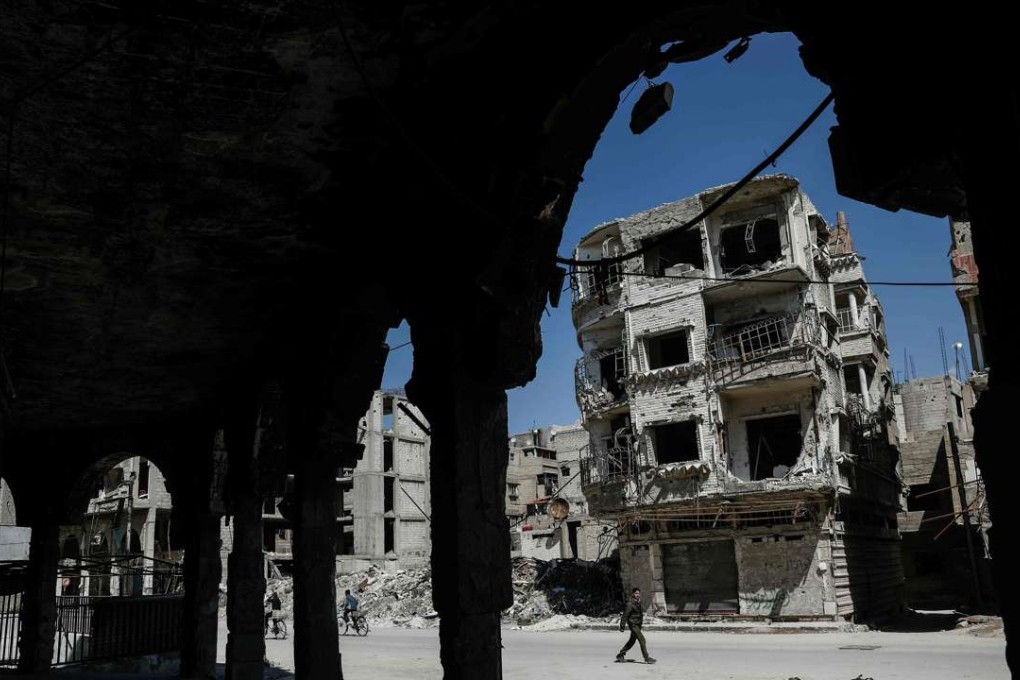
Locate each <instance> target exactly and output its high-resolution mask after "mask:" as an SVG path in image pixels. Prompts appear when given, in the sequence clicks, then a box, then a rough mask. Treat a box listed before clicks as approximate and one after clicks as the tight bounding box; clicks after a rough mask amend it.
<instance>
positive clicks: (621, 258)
mask: <svg viewBox="0 0 1020 680" xmlns="http://www.w3.org/2000/svg"><path fill="white" fill-rule="evenodd" d="M833 98H834V95H833V94H832V93H831V92H830V93H829V94H827V95H826V96H825V98H824V99H823V100H822V101H821V103H819V104H818V106H816V107H815V110H814V111H812V112H811V113H810V114H809V115H808V117H807V118H805V119H804V122H802V123H801V124H800V125H799V126H798V127H797V129H796V130H794V131H793V132H792V133H791V134H790V136H789V137H787V138H786V140H785V141H783V143H782V144H780V145H779V146H778V147H777V148H776V150H775V151H773V152H772V153H771V154H769V155H768V157H766V158H765V160H763V161H762V162H761V163H759V164H758V165H756V166H754V167H753V168H751V170H750V172H748V173H747V174H746V175H744V176H743V177H741V178H740V180H739V181H737V183H736V184H734V185H733V186H731V187H730V188H729V189H727V190H726V191H724V192H723V193H722V195H721V196H719V198H717V199H716V200H715V201H713V202H712V204H711V205H709V206H708V207H707V208H705V209H704V210H702V211H701V212H700V213H698V214H697V215H696V216H695V217H693V218H692V219H690V220H688V221H687V222H685V223H683V224H681V225H680V226H679V227H677V228H676V229H672V230H670V231H668V232H666V233H665V234H662V235H661V236H658V237H655V238H650V239H648V240H647V241H646V242H645V243H644V245H642V246H641V247H639V248H637V249H636V250H632V251H631V252H629V253H623V254H622V255H614V256H613V257H604V258H601V259H598V260H574V259H571V258H569V257H560V256H558V255H557V256H556V261H557V262H559V263H560V264H568V265H572V266H575V267H576V266H579V265H585V264H588V265H599V266H603V267H605V266H608V265H611V264H620V263H621V262H625V261H626V260H630V259H633V258H635V257H638V256H640V255H644V254H645V253H647V252H648V251H649V250H651V249H652V248H656V247H658V246H660V245H662V244H663V243H666V242H667V241H669V240H671V239H674V238H676V236H677V235H679V234H682V233H683V232H685V231H687V230H688V229H690V228H691V227H693V226H694V225H696V224H698V223H699V222H701V221H702V220H704V219H705V218H706V217H709V216H710V215H712V214H713V213H714V212H715V211H716V210H718V209H719V208H720V207H721V206H722V204H723V203H725V202H726V201H728V200H729V199H730V198H732V197H733V195H734V194H736V193H737V192H738V191H740V190H741V189H743V188H744V187H745V186H746V185H747V184H748V183H749V182H750V181H751V180H752V179H754V178H755V177H756V176H757V175H758V173H760V172H761V171H762V170H764V169H765V168H767V167H768V166H770V165H773V164H774V163H775V162H776V161H777V160H779V157H780V156H782V155H783V153H784V152H785V151H786V150H787V149H788V148H790V146H791V145H792V144H793V143H794V142H795V141H797V139H799V138H800V136H801V135H802V134H804V131H805V130H807V129H808V128H809V127H811V124H812V123H814V122H815V121H816V120H817V119H818V116H820V115H822V112H823V111H825V109H826V108H828V106H829V104H831V103H832V100H833Z"/></svg>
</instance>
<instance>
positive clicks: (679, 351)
mask: <svg viewBox="0 0 1020 680" xmlns="http://www.w3.org/2000/svg"><path fill="white" fill-rule="evenodd" d="M688 336H689V334H688V332H687V331H686V330H682V331H673V332H671V333H665V334H663V335H656V336H653V337H650V338H647V339H646V340H645V347H646V348H647V351H648V368H649V370H652V369H656V368H665V367H666V366H678V365H680V364H686V363H687V362H689V361H690V360H691V354H690V349H689V346H688Z"/></svg>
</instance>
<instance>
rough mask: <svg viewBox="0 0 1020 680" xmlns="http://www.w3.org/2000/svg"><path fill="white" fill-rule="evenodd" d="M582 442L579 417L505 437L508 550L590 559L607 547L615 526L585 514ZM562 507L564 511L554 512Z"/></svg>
mask: <svg viewBox="0 0 1020 680" xmlns="http://www.w3.org/2000/svg"><path fill="white" fill-rule="evenodd" d="M587 448H588V432H587V430H585V429H584V427H582V426H581V424H580V423H575V424H573V425H567V426H562V425H552V426H548V427H542V428H534V429H532V430H530V431H528V432H522V433H520V434H516V435H513V436H511V437H510V440H509V449H510V452H509V462H508V464H507V473H506V499H505V504H506V515H507V518H508V519H509V520H510V533H511V548H510V549H511V554H512V555H515V556H517V555H520V556H524V557H537V558H539V559H564V558H565V559H569V558H579V559H583V560H591V561H594V560H598V559H601V558H604V557H608V556H609V555H610V554H611V553H612V551H613V550H614V548H615V543H616V541H615V538H616V534H615V531H614V532H611V535H610V532H607V531H606V528H607V525H606V523H604V522H600V521H598V520H596V519H593V518H592V517H590V516H589V514H588V505H587V501H586V499H585V496H584V492H583V489H582V487H581V480H580V472H581V458H582V455H583V453H584V451H585V450H586V449H587ZM561 501H565V503H566V504H565V505H563V504H562V503H561ZM562 511H566V512H567V513H568V514H567V515H566V516H565V517H562V516H560V517H557V513H559V512H562Z"/></svg>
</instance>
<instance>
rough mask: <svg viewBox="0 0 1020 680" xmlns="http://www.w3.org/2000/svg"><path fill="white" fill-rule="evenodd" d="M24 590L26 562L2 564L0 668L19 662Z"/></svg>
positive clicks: (0, 575)
mask: <svg viewBox="0 0 1020 680" xmlns="http://www.w3.org/2000/svg"><path fill="white" fill-rule="evenodd" d="M24 590H25V565H24V563H6V564H3V565H0V668H5V667H6V668H12V667H14V666H17V664H18V640H19V638H20V636H21V597H22V593H23V592H24Z"/></svg>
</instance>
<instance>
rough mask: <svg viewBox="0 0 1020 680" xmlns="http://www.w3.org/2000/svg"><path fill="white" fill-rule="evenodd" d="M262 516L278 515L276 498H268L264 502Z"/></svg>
mask: <svg viewBox="0 0 1020 680" xmlns="http://www.w3.org/2000/svg"><path fill="white" fill-rule="evenodd" d="M262 514H263V515H275V514H276V498H274V497H273V496H268V497H266V499H265V500H264V501H262Z"/></svg>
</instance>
